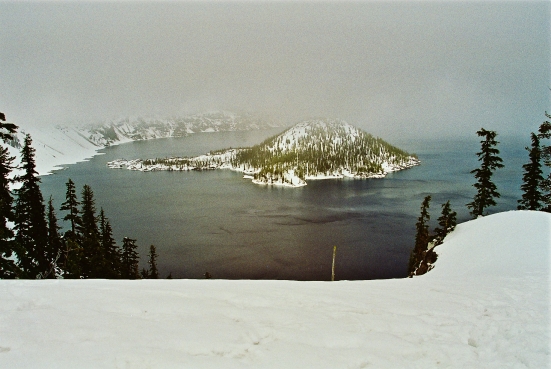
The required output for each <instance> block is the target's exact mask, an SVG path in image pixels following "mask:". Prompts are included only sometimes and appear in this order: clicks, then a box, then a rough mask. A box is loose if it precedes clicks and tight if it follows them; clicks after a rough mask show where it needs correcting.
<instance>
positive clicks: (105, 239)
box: [100, 208, 121, 278]
mask: <svg viewBox="0 0 551 369" xmlns="http://www.w3.org/2000/svg"><path fill="white" fill-rule="evenodd" d="M100 238H101V248H102V250H103V254H104V258H105V265H104V267H105V268H104V272H103V274H104V276H105V278H120V273H121V272H120V269H121V265H120V264H121V253H120V251H119V248H118V246H117V244H116V242H115V239H114V238H113V230H112V229H111V224H110V223H109V219H107V217H106V216H105V212H104V211H103V208H101V210H100Z"/></svg>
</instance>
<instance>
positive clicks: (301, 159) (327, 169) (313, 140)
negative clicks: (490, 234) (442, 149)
mask: <svg viewBox="0 0 551 369" xmlns="http://www.w3.org/2000/svg"><path fill="white" fill-rule="evenodd" d="M415 165H419V160H418V159H417V157H416V156H415V155H411V154H409V153H407V152H405V151H403V150H400V149H399V148H397V147H395V146H392V145H390V144H388V143H387V142H385V141H383V140H382V139H380V138H376V137H373V136H372V135H370V134H368V133H366V132H364V131H362V130H360V129H359V128H356V127H354V126H352V125H350V124H348V123H346V122H345V121H343V120H339V119H314V120H307V121H304V122H301V123H298V124H296V125H295V126H293V127H291V128H289V129H287V130H286V131H284V132H283V133H281V134H279V135H276V136H274V137H271V138H268V139H267V140H265V141H264V142H262V143H260V144H258V145H255V146H252V147H249V148H237V149H226V150H220V151H215V152H210V153H208V154H206V155H201V156H196V157H189V158H185V157H173V158H157V159H133V160H125V159H118V160H114V161H111V162H109V163H108V164H107V166H108V167H109V168H112V169H121V168H126V169H130V170H139V171H144V172H145V171H159V170H170V171H187V170H212V169H231V170H235V171H239V172H242V173H244V177H245V178H250V179H252V181H253V182H254V183H257V184H269V185H282V186H291V187H300V186H304V185H306V181H307V180H313V179H327V178H344V177H350V178H383V177H385V176H386V175H387V174H388V173H390V172H394V171H398V170H402V169H407V168H411V167H413V166H415Z"/></svg>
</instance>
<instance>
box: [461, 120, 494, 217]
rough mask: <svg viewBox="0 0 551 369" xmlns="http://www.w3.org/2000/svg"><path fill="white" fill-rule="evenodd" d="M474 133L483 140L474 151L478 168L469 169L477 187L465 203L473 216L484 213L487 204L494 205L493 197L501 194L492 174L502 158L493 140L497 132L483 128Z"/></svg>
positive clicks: (474, 185)
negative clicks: (479, 163) (478, 150)
mask: <svg viewBox="0 0 551 369" xmlns="http://www.w3.org/2000/svg"><path fill="white" fill-rule="evenodd" d="M476 133H477V135H478V136H479V137H484V140H482V141H480V144H481V150H480V152H477V153H476V155H477V156H478V161H480V162H481V165H480V168H477V169H474V170H472V171H471V173H473V174H474V177H475V178H476V180H477V182H476V183H475V184H473V187H474V188H476V189H477V193H476V195H475V196H474V199H473V201H472V202H470V203H468V204H467V207H468V208H469V209H472V210H471V215H472V216H473V218H477V217H479V216H483V215H486V214H487V211H486V209H487V208H488V207H489V206H495V205H496V202H495V200H494V198H499V197H500V196H501V195H500V194H499V192H497V187H496V185H495V184H494V183H493V182H492V174H493V172H494V171H495V170H496V169H497V168H503V164H501V163H502V161H503V160H502V159H501V158H500V157H499V156H498V154H499V150H498V149H497V148H496V145H497V144H498V142H497V141H496V140H495V138H496V136H497V133H496V132H494V131H487V130H485V129H484V128H481V129H480V131H478V132H476Z"/></svg>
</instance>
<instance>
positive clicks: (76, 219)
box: [60, 178, 81, 237]
mask: <svg viewBox="0 0 551 369" xmlns="http://www.w3.org/2000/svg"><path fill="white" fill-rule="evenodd" d="M66 186H67V192H66V193H65V202H64V203H63V204H61V208H60V209H61V210H62V211H67V212H68V214H67V215H65V216H64V217H63V220H68V221H69V222H71V234H72V236H73V237H76V234H77V227H78V226H80V223H81V221H80V216H79V210H78V206H79V205H80V203H79V202H78V199H77V195H76V189H75V184H74V183H73V181H72V180H71V178H69V180H68V181H67V184H66ZM71 234H69V233H68V234H66V236H71Z"/></svg>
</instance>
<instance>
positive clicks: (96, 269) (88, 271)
mask: <svg viewBox="0 0 551 369" xmlns="http://www.w3.org/2000/svg"><path fill="white" fill-rule="evenodd" d="M81 205H82V207H81V211H80V213H81V214H82V215H81V224H80V227H79V228H78V232H79V236H80V239H81V244H80V245H81V247H82V251H83V254H82V256H83V257H82V259H81V265H82V274H83V277H85V278H102V277H103V271H104V269H105V268H104V265H105V259H104V255H103V251H102V249H101V244H100V234H99V229H98V225H97V218H96V205H95V200H94V192H93V191H92V189H91V188H90V186H88V185H84V187H83V189H82V203H81Z"/></svg>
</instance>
